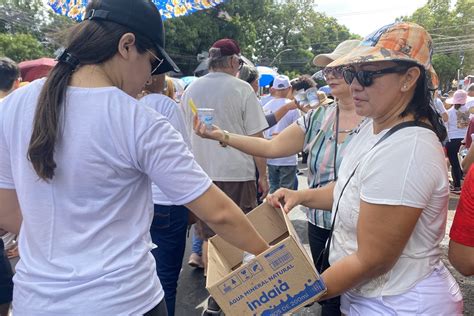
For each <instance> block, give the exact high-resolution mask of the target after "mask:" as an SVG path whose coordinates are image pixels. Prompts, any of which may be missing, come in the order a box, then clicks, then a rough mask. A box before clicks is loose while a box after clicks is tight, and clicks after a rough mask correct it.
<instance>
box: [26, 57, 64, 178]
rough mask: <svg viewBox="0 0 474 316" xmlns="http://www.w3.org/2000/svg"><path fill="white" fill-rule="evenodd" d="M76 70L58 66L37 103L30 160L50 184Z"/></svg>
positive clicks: (29, 153)
mask: <svg viewBox="0 0 474 316" xmlns="http://www.w3.org/2000/svg"><path fill="white" fill-rule="evenodd" d="M72 72H73V69H72V68H71V67H70V66H69V65H67V64H64V63H58V64H57V65H56V67H54V68H53V70H52V71H51V73H50V74H49V76H48V79H47V80H46V82H45V84H44V87H43V90H42V91H41V94H40V96H39V99H38V106H37V108H36V113H35V118H34V123H33V132H32V134H31V139H30V146H29V148H28V159H29V160H30V161H31V163H32V164H33V168H34V169H35V171H36V173H37V174H38V176H39V177H40V178H41V179H43V180H50V179H52V178H53V176H54V169H56V162H55V161H54V146H55V144H56V138H57V136H58V125H59V116H60V115H61V107H62V104H63V101H64V99H65V96H66V90H67V87H68V85H69V80H70V78H71V74H72Z"/></svg>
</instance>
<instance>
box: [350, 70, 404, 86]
mask: <svg viewBox="0 0 474 316" xmlns="http://www.w3.org/2000/svg"><path fill="white" fill-rule="evenodd" d="M407 69H408V68H407V67H406V66H394V67H390V68H385V69H380V70H359V71H355V70H354V69H352V68H344V70H343V71H342V74H343V76H344V80H345V81H346V82H347V84H349V85H350V84H351V83H352V81H354V78H357V81H358V82H359V84H360V85H361V86H363V87H369V86H370V85H372V84H373V83H374V77H377V76H383V75H386V74H394V73H404V72H406V71H407Z"/></svg>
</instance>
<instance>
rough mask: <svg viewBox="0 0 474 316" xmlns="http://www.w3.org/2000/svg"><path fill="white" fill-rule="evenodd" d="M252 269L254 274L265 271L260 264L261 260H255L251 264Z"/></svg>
mask: <svg viewBox="0 0 474 316" xmlns="http://www.w3.org/2000/svg"><path fill="white" fill-rule="evenodd" d="M250 271H251V272H252V274H253V275H257V274H258V273H260V272H262V271H263V267H262V265H261V264H260V262H258V261H257V262H255V263H253V264H251V265H250Z"/></svg>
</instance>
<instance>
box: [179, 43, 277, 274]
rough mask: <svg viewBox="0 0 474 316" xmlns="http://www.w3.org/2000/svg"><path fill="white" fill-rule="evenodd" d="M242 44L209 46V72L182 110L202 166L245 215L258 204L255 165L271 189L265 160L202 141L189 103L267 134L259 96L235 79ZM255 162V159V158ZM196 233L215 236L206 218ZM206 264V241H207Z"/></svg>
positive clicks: (231, 124) (232, 125) (231, 126)
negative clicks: (195, 130)
mask: <svg viewBox="0 0 474 316" xmlns="http://www.w3.org/2000/svg"><path fill="white" fill-rule="evenodd" d="M242 64H243V61H242V59H241V58H240V48H239V45H238V43H237V42H236V41H234V40H232V39H221V40H218V41H217V42H215V43H214V44H213V45H212V47H211V48H210V50H209V73H208V74H207V75H205V76H204V77H201V78H199V79H197V80H195V81H194V82H193V83H192V84H191V85H190V86H189V87H188V89H187V90H186V92H185V93H184V95H183V99H182V100H183V102H182V109H183V111H184V114H185V120H186V123H187V127H188V129H189V133H190V135H191V143H192V148H193V153H194V156H195V158H196V160H197V162H198V163H199V164H200V165H201V167H202V168H203V169H204V171H206V173H207V174H208V175H209V176H210V177H211V179H212V180H213V181H214V183H215V184H216V185H217V186H218V187H219V188H221V189H222V190H223V191H224V192H225V193H226V194H227V195H228V196H229V197H230V198H231V199H233V200H234V202H236V204H237V205H239V206H240V208H241V209H242V211H244V212H245V213H247V212H249V211H251V210H252V209H253V208H254V207H255V206H256V200H257V199H256V192H257V188H256V186H255V164H256V165H257V168H258V172H259V174H260V178H259V190H261V191H264V193H265V194H264V195H263V197H264V196H265V195H266V192H267V191H268V182H267V176H266V174H267V172H266V160H265V159H263V158H258V157H252V156H249V155H246V154H243V153H242V152H240V151H238V150H236V149H232V148H230V147H227V146H226V145H225V144H223V143H222V144H219V143H217V142H213V141H211V140H207V139H202V138H200V137H199V136H197V135H195V134H194V133H193V132H192V128H193V113H192V110H191V107H190V106H189V105H188V104H189V102H190V101H191V100H193V101H194V103H195V104H196V106H197V107H198V108H210V109H213V110H214V112H213V113H214V114H213V116H214V124H216V125H218V126H220V127H222V128H223V129H225V130H227V131H229V132H231V133H237V134H243V135H251V136H256V137H262V136H263V133H262V131H263V130H264V129H266V128H267V127H268V124H267V121H266V120H265V116H264V114H263V111H262V108H261V106H260V103H259V101H258V98H257V95H256V94H255V92H254V90H253V89H252V87H251V86H250V84H248V83H247V82H245V81H243V80H240V79H238V78H237V77H236V75H237V72H238V71H239V69H240V67H241V65H242ZM254 161H255V162H254ZM197 231H198V234H199V235H200V237H201V238H203V239H204V240H207V239H208V238H209V237H211V236H213V235H214V232H213V231H212V230H210V229H209V228H208V227H206V225H203V223H202V222H198V225H197ZM203 250H204V252H203V259H204V265H205V266H206V262H205V261H206V259H207V251H206V250H207V242H205V243H204V245H203Z"/></svg>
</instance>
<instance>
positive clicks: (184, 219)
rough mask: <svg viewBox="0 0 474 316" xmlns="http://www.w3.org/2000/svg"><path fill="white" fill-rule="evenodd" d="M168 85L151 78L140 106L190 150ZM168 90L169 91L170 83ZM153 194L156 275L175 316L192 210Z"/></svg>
mask: <svg viewBox="0 0 474 316" xmlns="http://www.w3.org/2000/svg"><path fill="white" fill-rule="evenodd" d="M165 80H166V81H165ZM167 81H168V78H165V75H164V74H160V75H155V76H152V78H151V79H150V80H149V81H148V82H147V85H146V86H145V90H144V91H143V92H142V95H145V96H143V97H141V98H140V100H139V102H140V104H142V105H145V106H148V107H150V108H152V109H153V110H155V111H156V112H158V113H160V114H161V115H163V116H164V117H166V118H167V119H168V121H169V122H170V123H171V125H172V126H173V127H174V128H175V129H176V131H178V132H179V134H180V135H181V137H183V140H184V142H185V143H186V145H187V146H188V148H191V142H190V141H189V137H188V135H187V133H186V126H185V124H184V119H183V115H182V113H181V111H180V108H179V105H178V104H177V103H176V102H175V101H174V100H172V99H171V98H170V97H168V96H166V95H165V94H164V93H166V94H167V91H165V89H164V87H165V82H167ZM170 81H171V80H170ZM167 86H168V88H170V85H169V82H167ZM171 88H172V89H174V88H173V87H171ZM175 185H179V184H175ZM151 191H152V195H153V204H154V206H153V208H154V216H153V221H152V223H151V227H150V234H151V240H152V242H153V243H154V244H155V245H156V247H155V248H154V249H153V250H152V251H151V253H152V254H153V256H154V257H155V261H156V272H157V274H158V277H159V278H160V282H161V285H162V286H163V290H164V291H165V300H166V308H167V309H168V315H169V316H174V315H175V303H176V289H177V287H178V278H179V274H180V271H181V266H182V262H183V257H184V250H185V248H186V231H187V228H188V217H189V210H188V209H187V208H186V206H184V205H174V204H173V202H171V201H170V200H169V199H168V198H167V197H166V195H165V194H164V193H163V192H162V191H161V190H160V188H159V187H158V186H157V185H156V184H155V183H152V185H151Z"/></svg>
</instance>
